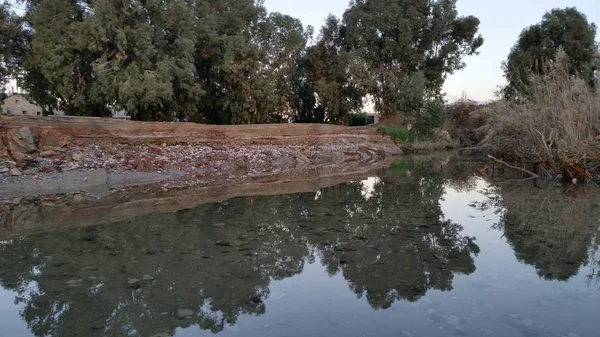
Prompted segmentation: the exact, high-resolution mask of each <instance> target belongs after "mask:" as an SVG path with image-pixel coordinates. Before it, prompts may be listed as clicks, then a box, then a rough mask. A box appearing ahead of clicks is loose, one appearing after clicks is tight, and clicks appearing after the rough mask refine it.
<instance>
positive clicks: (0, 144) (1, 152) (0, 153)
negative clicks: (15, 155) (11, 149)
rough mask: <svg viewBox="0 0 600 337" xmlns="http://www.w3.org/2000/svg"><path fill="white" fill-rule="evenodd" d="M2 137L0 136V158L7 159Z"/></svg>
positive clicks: (6, 150)
mask: <svg viewBox="0 0 600 337" xmlns="http://www.w3.org/2000/svg"><path fill="white" fill-rule="evenodd" d="M2 138H3V137H0V159H3V158H5V159H8V158H9V155H8V148H7V147H6V145H4V140H3V139H2Z"/></svg>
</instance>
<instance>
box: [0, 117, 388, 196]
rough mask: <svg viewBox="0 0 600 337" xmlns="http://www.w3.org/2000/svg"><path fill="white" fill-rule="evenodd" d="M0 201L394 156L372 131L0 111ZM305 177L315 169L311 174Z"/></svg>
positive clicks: (296, 170) (197, 182)
mask: <svg viewBox="0 0 600 337" xmlns="http://www.w3.org/2000/svg"><path fill="white" fill-rule="evenodd" d="M0 137H1V141H0V200H2V199H8V198H17V197H27V196H43V195H54V194H65V193H74V192H78V191H88V192H91V193H92V194H95V195H98V196H104V195H106V194H109V193H111V191H115V190H119V189H123V188H129V187H133V186H143V185H159V186H160V188H161V189H171V188H182V187H193V186H206V185H215V184H217V183H228V182H234V181H244V180H248V179H257V178H265V177H269V176H281V175H289V176H301V175H310V174H311V173H310V172H311V171H312V172H314V171H324V172H325V171H327V172H335V171H336V170H337V171H340V172H343V171H344V168H345V167H347V166H354V165H359V166H360V165H363V166H364V165H370V164H373V163H375V162H378V161H384V160H386V158H389V157H392V156H395V155H396V154H398V153H399V151H400V150H399V148H398V147H397V145H396V144H394V142H393V141H392V140H391V138H389V137H386V136H383V135H381V134H379V133H378V132H377V130H375V129H374V128H367V127H358V128H350V127H343V126H334V125H323V124H269V125H241V126H216V125H201V124H192V123H160V122H133V121H123V120H113V119H102V118H97V119H86V118H53V117H31V116H5V115H4V116H0ZM313 174H314V173H313Z"/></svg>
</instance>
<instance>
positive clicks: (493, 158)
mask: <svg viewBox="0 0 600 337" xmlns="http://www.w3.org/2000/svg"><path fill="white" fill-rule="evenodd" d="M488 158H490V159H491V160H493V161H495V162H496V163H498V164H502V165H504V166H506V167H508V168H511V169H514V170H517V171H521V172H524V173H527V174H529V175H530V176H531V177H532V178H539V177H540V176H539V175H537V174H535V173H533V172H531V171H529V170H526V169H524V168H522V167H518V166H514V165H510V164H509V163H507V162H505V161H504V160H500V159H498V158H496V157H494V156H492V155H489V154H488Z"/></svg>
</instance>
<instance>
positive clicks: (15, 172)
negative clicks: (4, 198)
mask: <svg viewBox="0 0 600 337" xmlns="http://www.w3.org/2000/svg"><path fill="white" fill-rule="evenodd" d="M22 174H23V173H22V172H21V171H19V169H18V168H16V167H13V168H11V169H10V175H11V176H20V175H22Z"/></svg>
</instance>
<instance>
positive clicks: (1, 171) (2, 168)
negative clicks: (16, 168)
mask: <svg viewBox="0 0 600 337" xmlns="http://www.w3.org/2000/svg"><path fill="white" fill-rule="evenodd" d="M8 172H10V169H9V168H8V167H0V174H2V173H8Z"/></svg>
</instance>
